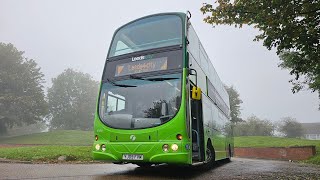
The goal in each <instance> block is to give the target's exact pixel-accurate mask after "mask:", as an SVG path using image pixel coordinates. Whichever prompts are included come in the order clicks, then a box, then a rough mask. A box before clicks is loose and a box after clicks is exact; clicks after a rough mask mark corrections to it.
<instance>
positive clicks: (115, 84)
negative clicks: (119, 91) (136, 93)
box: [107, 79, 137, 88]
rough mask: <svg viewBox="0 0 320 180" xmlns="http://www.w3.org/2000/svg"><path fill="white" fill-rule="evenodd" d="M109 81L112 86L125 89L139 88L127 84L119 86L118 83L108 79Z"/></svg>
mask: <svg viewBox="0 0 320 180" xmlns="http://www.w3.org/2000/svg"><path fill="white" fill-rule="evenodd" d="M107 81H108V82H110V83H111V84H112V85H114V86H118V87H125V88H127V87H137V86H133V85H127V84H117V83H115V82H113V81H111V80H110V79H107Z"/></svg>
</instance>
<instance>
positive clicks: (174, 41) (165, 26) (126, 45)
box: [109, 15, 182, 57]
mask: <svg viewBox="0 0 320 180" xmlns="http://www.w3.org/2000/svg"><path fill="white" fill-rule="evenodd" d="M179 44H182V21H181V19H180V17H179V16H177V15H157V16H151V17H147V18H143V19H140V20H138V21H134V22H132V23H130V24H128V25H125V26H124V27H122V28H121V29H120V30H118V31H117V32H116V34H115V36H114V38H113V41H112V44H111V48H110V52H109V57H113V56H118V55H123V54H127V53H132V52H137V51H142V50H147V49H154V48H159V47H165V46H173V45H179Z"/></svg>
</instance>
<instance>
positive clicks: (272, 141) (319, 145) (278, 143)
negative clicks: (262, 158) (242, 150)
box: [234, 136, 320, 165]
mask: <svg viewBox="0 0 320 180" xmlns="http://www.w3.org/2000/svg"><path fill="white" fill-rule="evenodd" d="M310 145H314V146H316V151H317V154H316V155H315V156H313V157H312V158H310V159H308V160H306V161H303V162H306V163H311V164H317V165H320V140H306V139H298V138H281V137H269V136H242V137H235V138H234V146H235V147H290V146H310Z"/></svg>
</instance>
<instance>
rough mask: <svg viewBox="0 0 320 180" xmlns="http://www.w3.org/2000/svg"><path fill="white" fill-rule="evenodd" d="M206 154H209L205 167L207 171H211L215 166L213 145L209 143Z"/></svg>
mask: <svg viewBox="0 0 320 180" xmlns="http://www.w3.org/2000/svg"><path fill="white" fill-rule="evenodd" d="M206 153H207V158H206V162H205V165H204V166H205V169H210V168H211V167H213V166H214V164H215V152H214V149H213V147H212V145H211V144H209V143H208V145H207V149H206Z"/></svg>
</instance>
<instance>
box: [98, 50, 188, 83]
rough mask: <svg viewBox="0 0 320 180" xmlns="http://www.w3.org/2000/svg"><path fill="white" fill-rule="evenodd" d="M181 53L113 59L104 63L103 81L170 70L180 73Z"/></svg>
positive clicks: (167, 52) (180, 51) (165, 52)
mask: <svg viewBox="0 0 320 180" xmlns="http://www.w3.org/2000/svg"><path fill="white" fill-rule="evenodd" d="M182 57H183V51H182V50H181V49H174V50H171V51H164V52H155V53H147V54H135V55H133V56H126V57H115V58H111V59H109V60H107V61H106V67H105V70H104V74H103V80H107V79H113V78H122V77H125V76H129V75H134V74H143V73H151V74H152V73H156V72H164V71H172V70H181V71H182V68H183V67H182Z"/></svg>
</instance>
